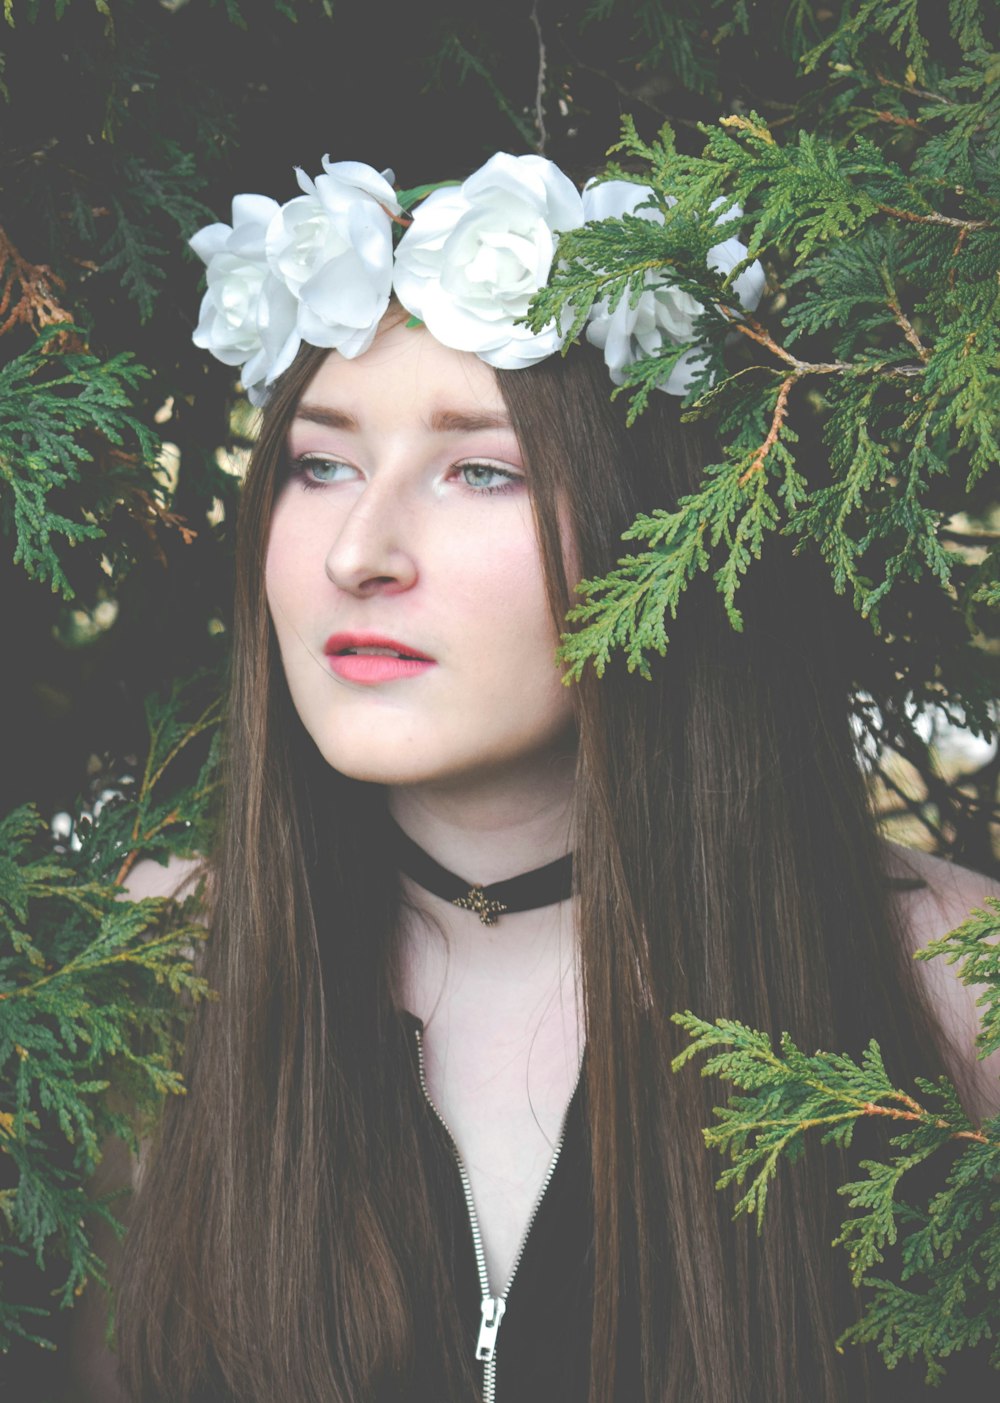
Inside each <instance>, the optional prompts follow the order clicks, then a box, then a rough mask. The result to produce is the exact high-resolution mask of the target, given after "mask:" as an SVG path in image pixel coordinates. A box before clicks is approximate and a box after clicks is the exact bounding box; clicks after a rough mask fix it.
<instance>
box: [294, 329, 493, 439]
mask: <svg viewBox="0 0 1000 1403" xmlns="http://www.w3.org/2000/svg"><path fill="white" fill-rule="evenodd" d="M387 416H388V417H390V418H404V417H405V418H408V419H410V420H415V421H419V422H420V423H421V424H422V425H423V426H425V427H426V428H427V429H428V430H430V431H432V432H437V433H442V432H448V431H458V432H474V431H476V430H479V429H494V430H502V429H505V428H509V427H510V416H509V415H508V412H507V408H506V405H505V403H504V399H503V396H502V395H501V393H500V388H499V385H498V383H497V379H496V375H495V374H494V372H493V370H492V369H491V368H490V367H489V366H488V365H486V364H485V363H484V362H483V361H481V360H480V359H479V358H478V357H477V356H475V355H473V354H471V353H470V352H466V351H455V350H452V349H451V348H450V347H447V346H442V345H441V343H440V342H438V341H436V340H435V339H434V338H433V337H432V336H431V335H430V333H429V332H427V331H426V330H425V329H423V328H421V327H409V326H406V325H405V324H403V323H396V324H393V325H391V326H388V327H385V328H384V329H383V330H382V331H381V332H380V333H379V335H378V336H377V337H376V339H375V341H374V343H373V344H372V346H371V347H370V348H369V349H368V350H367V351H365V352H364V353H363V354H362V355H360V356H357V357H355V358H354V359H353V360H348V359H346V358H345V357H344V356H342V355H341V354H340V353H339V352H337V351H331V352H330V354H329V355H328V356H326V357H325V359H324V360H323V362H322V363H321V365H320V366H319V368H318V370H317V371H316V373H315V374H314V375H313V377H312V379H311V380H310V381H309V383H308V385H307V386H306V388H305V390H304V391H303V394H302V397H301V399H300V401H299V404H298V406H297V408H296V414H295V417H296V419H298V420H304V421H307V422H312V423H320V424H325V425H326V426H327V427H330V428H341V429H345V430H348V431H351V430H358V429H360V428H363V427H364V426H365V425H366V423H367V422H368V421H369V420H371V419H372V418H373V417H377V418H379V419H384V418H385V417H387Z"/></svg>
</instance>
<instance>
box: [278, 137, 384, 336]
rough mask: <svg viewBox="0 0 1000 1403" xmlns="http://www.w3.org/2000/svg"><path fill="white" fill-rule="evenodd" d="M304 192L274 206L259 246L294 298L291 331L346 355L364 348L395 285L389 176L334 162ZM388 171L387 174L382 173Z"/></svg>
mask: <svg viewBox="0 0 1000 1403" xmlns="http://www.w3.org/2000/svg"><path fill="white" fill-rule="evenodd" d="M323 170H324V172H325V174H323V175H320V176H317V178H316V179H315V180H311V179H310V178H309V177H308V176H307V175H306V174H305V173H304V172H303V171H301V170H297V171H296V176H297V178H298V182H299V187H300V189H301V190H303V191H304V193H303V194H302V195H299V196H297V197H296V198H295V199H292V200H289V201H288V203H287V204H285V205H282V206H281V208H280V209H277V210H276V212H275V214H274V216H273V218H272V219H271V221H270V223H269V224H268V226H267V233H266V236H265V241H264V246H265V254H266V257H267V263H268V266H269V268H270V270H271V272H272V273H273V274H274V276H275V277H276V278H277V279H278V281H279V282H281V283H282V284H283V285H284V287H286V288H287V289H288V291H289V292H290V294H291V295H292V297H294V299H295V301H296V302H297V304H298V306H297V313H296V330H297V333H298V335H299V336H300V337H301V339H302V340H303V341H307V342H308V343H309V344H310V345H312V346H330V347H335V348H336V349H337V350H338V351H339V352H340V354H341V355H342V356H346V357H347V358H348V359H351V358H353V357H354V356H359V355H361V353H362V352H363V351H366V350H367V349H368V347H369V346H370V345H371V343H372V340H373V339H374V336H375V332H376V330H377V329H378V324H379V322H380V321H381V320H382V316H383V314H384V313H385V310H386V307H387V306H388V305H389V294H390V292H391V290H392V219H391V216H390V213H389V211H392V213H393V214H398V213H399V210H400V206H399V203H398V201H397V199H396V196H395V194H394V193H393V189H392V186H391V184H390V183H389V181H390V180H391V179H392V172H391V171H385V172H384V173H383V174H382V175H379V173H378V172H377V171H376V170H374V169H373V168H372V167H371V166H366V165H362V164H361V163H360V162H358V161H337V162H333V163H331V161H330V158H329V156H324V157H323ZM387 177H388V179H387Z"/></svg>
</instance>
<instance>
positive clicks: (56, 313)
mask: <svg viewBox="0 0 1000 1403" xmlns="http://www.w3.org/2000/svg"><path fill="white" fill-rule="evenodd" d="M15 287H19V288H20V294H19V296H18V297H17V298H16V300H15V297H14V289H15ZM65 290H66V284H65V282H64V281H63V280H62V278H60V277H59V275H58V273H54V272H53V271H52V269H51V268H50V267H48V265H47V264H45V263H29V262H28V260H27V259H26V258H22V256H21V254H20V253H18V251H17V249H16V248H15V247H14V245H13V244H12V243H11V241H10V239H9V238H8V237H7V235H6V234H5V233H4V231H3V229H0V317H2V318H4V320H3V321H2V322H0V336H3V335H5V334H6V333H7V332H8V331H10V330H11V329H12V328H13V327H15V326H17V325H18V323H21V324H22V325H24V326H29V327H31V328H33V330H35V331H41V330H42V329H43V328H44V327H47V326H57V325H58V324H59V323H60V322H72V320H73V318H72V316H71V315H70V313H69V312H67V311H66V308H65V307H63V306H62V304H61V303H60V301H59V298H58V294H59V292H64V291H65Z"/></svg>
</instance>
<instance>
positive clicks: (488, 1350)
mask: <svg viewBox="0 0 1000 1403" xmlns="http://www.w3.org/2000/svg"><path fill="white" fill-rule="evenodd" d="M413 1031H414V1033H415V1034H416V1038H417V1063H418V1066H419V1070H420V1085H421V1087H422V1088H423V1093H424V1096H425V1097H426V1099H427V1104H428V1105H429V1106H430V1108H431V1110H432V1111H433V1112H434V1114H435V1115H436V1116H437V1118H438V1120H439V1121H440V1122H441V1124H442V1125H443V1126H444V1130H445V1134H446V1135H447V1136H448V1139H449V1141H450V1142H451V1149H452V1154H453V1155H454V1156H455V1163H456V1164H457V1165H458V1172H459V1174H460V1175H461V1178H462V1191H463V1192H464V1194H465V1206H466V1208H467V1209H468V1211H469V1223H470V1225H471V1227H472V1243H473V1246H474V1247H475V1249H476V1267H477V1269H478V1271H479V1290H480V1293H481V1295H482V1301H481V1303H480V1307H479V1309H480V1313H481V1316H482V1319H481V1322H480V1326H479V1338H478V1339H477V1341H476V1358H477V1360H480V1361H481V1362H482V1365H483V1403H496V1387H497V1335H498V1334H499V1332H500V1322H501V1321H502V1320H503V1316H504V1311H505V1310H506V1309H507V1297H508V1295H509V1294H510V1288H511V1286H512V1285H513V1284H514V1277H515V1276H516V1275H517V1269H518V1267H519V1266H520V1265H521V1258H522V1257H523V1256H524V1249H525V1247H526V1246H527V1245H528V1234H529V1233H530V1232H531V1228H532V1224H533V1223H534V1221H535V1218H536V1217H537V1216H538V1210H539V1208H540V1207H541V1203H542V1199H543V1198H544V1197H545V1190H546V1189H547V1188H548V1187H549V1184H550V1183H551V1181H552V1176H553V1174H554V1173H555V1171H556V1165H557V1164H558V1163H559V1155H560V1152H561V1150H562V1147H563V1141H564V1140H565V1138H566V1121H567V1120H568V1119H569V1106H567V1107H566V1112H565V1114H564V1115H563V1122H562V1127H561V1128H560V1131H559V1138H558V1140H557V1141H556V1145H555V1149H554V1150H553V1152H552V1158H551V1160H550V1161H549V1167H548V1169H547V1170H546V1171H545V1178H544V1179H543V1180H542V1187H541V1188H540V1189H539V1190H538V1197H537V1198H536V1199H535V1202H534V1206H533V1208H532V1210H531V1212H530V1213H529V1214H528V1221H527V1224H526V1225H525V1229H524V1233H523V1235H522V1237H521V1243H520V1246H519V1247H518V1249H517V1255H516V1256H515V1257H514V1265H513V1266H512V1267H511V1269H510V1276H509V1277H508V1278H507V1285H506V1286H505V1287H504V1288H503V1290H502V1291H501V1292H500V1294H499V1296H496V1295H494V1294H493V1291H492V1289H491V1288H490V1278H489V1274H488V1273H487V1270H486V1253H485V1251H484V1250H483V1235H482V1233H481V1232H480V1230H479V1216H478V1214H477V1213H476V1204H475V1200H474V1199H473V1197H472V1181H471V1180H470V1178H469V1174H468V1171H467V1170H466V1168H465V1165H464V1164H463V1163H462V1156H461V1155H460V1154H459V1153H458V1146H457V1145H456V1144H455V1137H454V1135H452V1133H451V1130H450V1129H449V1127H448V1122H447V1121H446V1120H445V1118H444V1116H443V1115H442V1114H441V1112H440V1111H439V1110H438V1108H437V1106H435V1104H434V1102H433V1101H432V1100H431V1094H430V1092H429V1091H428V1090H427V1079H426V1077H425V1075H424V1041H423V1038H422V1036H421V1029H420V1028H419V1027H414V1030H413ZM582 1070H583V1063H582V1062H581V1064H580V1069H579V1070H578V1071H577V1074H576V1081H575V1082H574V1084H573V1095H572V1096H571V1097H570V1102H572V1100H573V1096H575V1095H576V1089H577V1087H578V1086H579V1084H580V1075H581V1073H582Z"/></svg>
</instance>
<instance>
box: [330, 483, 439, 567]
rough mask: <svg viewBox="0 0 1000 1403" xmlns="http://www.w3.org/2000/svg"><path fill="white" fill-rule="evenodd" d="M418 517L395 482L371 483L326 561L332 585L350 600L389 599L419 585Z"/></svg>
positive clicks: (359, 498)
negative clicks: (375, 596)
mask: <svg viewBox="0 0 1000 1403" xmlns="http://www.w3.org/2000/svg"><path fill="white" fill-rule="evenodd" d="M413 524H414V523H413V513H412V510H411V509H410V508H408V506H407V504H406V502H405V501H404V494H403V493H401V492H400V491H399V489H398V486H395V485H394V484H392V483H390V482H382V483H377V484H376V483H372V482H370V483H368V484H367V486H366V487H365V489H364V491H363V492H362V493H361V494H360V496H359V497H358V498H357V499H356V500H355V502H354V503H353V505H352V507H351V509H350V511H349V513H348V515H347V516H346V517H345V519H344V520H343V522H342V523H341V525H340V529H339V530H338V531H337V534H336V537H335V539H334V540H333V542H332V543H331V545H330V549H329V551H328V552H327V556H326V573H327V576H328V578H329V579H330V580H332V581H333V583H334V584H335V585H336V586H337V587H338V589H342V590H345V591H346V592H347V593H348V594H356V595H367V594H375V593H378V592H380V591H386V592H388V593H390V594H395V593H398V592H399V591H400V590H405V589H409V588H410V587H411V586H412V585H413V584H414V583H415V581H416V578H417V566H416V561H415V559H414V555H413V551H412V545H411V543H412V538H413Z"/></svg>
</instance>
